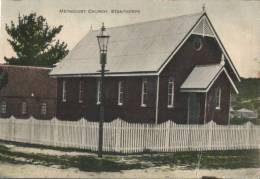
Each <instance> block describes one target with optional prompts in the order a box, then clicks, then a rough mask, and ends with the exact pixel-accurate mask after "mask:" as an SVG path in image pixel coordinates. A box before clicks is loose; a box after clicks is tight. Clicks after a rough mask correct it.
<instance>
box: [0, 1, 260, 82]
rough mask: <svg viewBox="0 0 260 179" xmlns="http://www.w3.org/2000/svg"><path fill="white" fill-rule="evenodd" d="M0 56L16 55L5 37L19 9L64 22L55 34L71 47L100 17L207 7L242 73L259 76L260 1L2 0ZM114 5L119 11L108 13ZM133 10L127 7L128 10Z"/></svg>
mask: <svg viewBox="0 0 260 179" xmlns="http://www.w3.org/2000/svg"><path fill="white" fill-rule="evenodd" d="M0 3H1V4H0V5H1V27H0V28H1V29H0V30H1V33H0V46H1V48H0V62H4V60H3V59H4V56H7V57H11V56H15V53H14V52H13V50H12V48H11V46H10V45H9V43H8V42H7V38H9V37H8V35H7V34H6V32H5V28H4V27H5V24H10V22H11V21H12V20H13V21H14V22H17V17H18V14H19V13H20V14H21V15H27V14H29V13H31V12H36V13H37V14H38V15H43V16H44V17H46V19H47V21H48V24H49V25H51V26H58V25H63V30H62V32H61V33H60V34H59V35H58V36H57V39H60V40H62V41H65V42H66V43H67V44H68V47H69V49H70V50H71V49H72V48H73V47H74V46H75V45H76V44H77V43H78V42H79V41H80V40H81V39H82V38H83V36H85V35H86V34H87V33H88V32H89V30H90V29H91V28H92V29H98V28H100V26H101V23H102V22H104V23H105V26H107V27H113V26H119V25H125V24H132V23H137V22H144V21H150V20H155V19H163V18H168V17H174V16H179V15H184V14H191V13H196V12H200V11H201V10H202V5H203V4H205V7H206V12H207V14H208V16H209V18H210V20H211V22H212V24H213V26H214V28H215V30H216V31H217V34H218V35H219V37H220V39H221V41H222V43H223V44H224V47H225V48H226V50H227V52H228V54H229V55H230V57H231V59H232V61H233V63H234V64H235V67H236V68H237V70H238V72H239V74H240V76H242V77H257V76H258V77H260V1H258V0H218V1H214V0H196V1H194V0H109V1H108V0H74V1H71V0H0ZM112 10H117V11H119V10H120V11H121V12H120V13H112V12H111V11H112ZM130 11H131V12H130Z"/></svg>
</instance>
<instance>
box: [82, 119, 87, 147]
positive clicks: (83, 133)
mask: <svg viewBox="0 0 260 179" xmlns="http://www.w3.org/2000/svg"><path fill="white" fill-rule="evenodd" d="M85 129H86V123H85V118H83V117H82V118H81V148H83V149H84V148H85V143H86V132H85Z"/></svg>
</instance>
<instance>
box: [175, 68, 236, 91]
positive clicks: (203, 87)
mask: <svg viewBox="0 0 260 179" xmlns="http://www.w3.org/2000/svg"><path fill="white" fill-rule="evenodd" d="M222 73H224V74H225V75H226V77H227V79H228V81H229V82H230V84H231V86H232V87H233V89H234V91H235V92H236V93H238V89H237V87H236V86H235V84H234V83H233V81H232V79H231V78H230V76H229V74H228V73H227V71H226V69H225V67H224V66H223V65H221V64H212V65H197V66H195V68H194V69H193V70H192V72H191V73H190V74H189V76H188V77H187V79H186V80H185V81H184V83H183V84H182V85H181V88H180V89H181V92H208V90H209V89H210V88H211V86H212V85H213V84H214V82H215V81H216V80H217V79H218V77H219V75H220V74H222Z"/></svg>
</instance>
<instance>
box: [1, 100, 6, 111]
mask: <svg viewBox="0 0 260 179" xmlns="http://www.w3.org/2000/svg"><path fill="white" fill-rule="evenodd" d="M3 107H4V108H3ZM0 113H1V114H6V113H7V102H6V101H1V109H0Z"/></svg>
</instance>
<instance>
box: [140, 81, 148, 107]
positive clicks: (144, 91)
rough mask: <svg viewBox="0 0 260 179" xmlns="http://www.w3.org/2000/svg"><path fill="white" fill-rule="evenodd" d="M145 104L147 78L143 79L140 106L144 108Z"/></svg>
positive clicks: (146, 99)
mask: <svg viewBox="0 0 260 179" xmlns="http://www.w3.org/2000/svg"><path fill="white" fill-rule="evenodd" d="M147 102H148V80H147V78H143V80H142V98H141V106H143V107H146V106H147Z"/></svg>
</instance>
